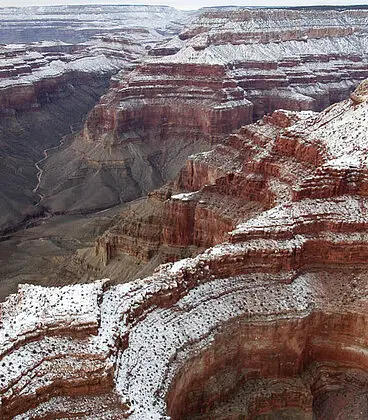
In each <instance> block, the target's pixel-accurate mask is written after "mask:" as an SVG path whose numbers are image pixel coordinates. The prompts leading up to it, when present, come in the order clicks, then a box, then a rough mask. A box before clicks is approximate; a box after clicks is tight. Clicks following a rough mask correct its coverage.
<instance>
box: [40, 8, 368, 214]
mask: <svg viewBox="0 0 368 420" xmlns="http://www.w3.org/2000/svg"><path fill="white" fill-rule="evenodd" d="M367 13H368V12H367V10H366V9H364V8H362V9H359V8H356V9H353V10H349V9H346V10H345V9H344V10H334V9H331V10H319V9H310V10H283V9H280V10H279V9H277V10H276V9H275V10H273V9H265V10H263V9H262V10H258V9H255V10H249V9H241V8H240V9H238V8H234V9H226V8H225V9H218V10H217V9H214V10H203V11H201V12H200V13H199V16H198V17H197V19H195V20H194V21H193V22H191V23H190V24H189V25H188V26H187V28H186V29H185V30H184V31H183V32H182V33H181V34H179V36H178V37H173V38H172V39H170V40H168V41H167V42H161V43H160V42H159V43H157V45H156V46H155V47H154V48H151V49H150V52H149V57H147V59H145V61H144V62H143V63H142V64H141V65H139V66H137V67H136V69H135V70H134V71H133V72H131V73H129V74H127V73H126V72H123V73H122V74H120V75H118V76H116V77H115V78H114V79H113V83H112V86H111V89H110V90H109V92H108V93H107V94H106V95H105V96H104V97H103V98H102V99H101V101H100V103H99V104H98V105H97V106H96V107H95V108H94V110H93V112H92V113H91V114H90V115H89V117H88V119H87V121H86V124H85V127H84V132H83V137H80V138H78V139H76V140H75V142H74V143H73V144H72V145H71V146H70V147H69V149H68V150H64V151H62V152H61V153H60V154H58V155H57V157H55V161H54V162H52V161H49V162H48V167H47V166H46V171H45V178H44V182H43V184H42V185H41V188H42V193H43V194H44V195H45V200H44V205H45V206H46V207H47V208H48V209H49V210H50V211H51V212H80V211H93V210H95V209H97V208H98V209H100V208H103V207H105V208H106V207H109V206H112V205H115V204H118V203H121V202H128V201H131V200H133V199H136V198H139V197H141V196H144V195H147V193H148V192H150V191H152V190H153V189H155V188H158V187H160V186H161V185H163V184H164V183H165V182H167V181H169V180H172V179H173V178H174V177H175V176H176V174H177V172H178V171H179V169H180V167H181V165H182V162H183V160H184V159H186V157H187V156H188V155H190V154H192V153H197V152H199V151H205V150H207V149H208V148H209V145H210V144H214V143H216V142H219V141H220V140H221V139H222V138H223V137H224V136H226V135H228V134H230V133H232V132H234V131H235V130H237V129H238V128H240V127H241V126H242V125H244V124H248V123H251V122H252V121H255V120H257V119H259V118H261V117H263V116H264V115H265V114H268V113H271V112H273V111H274V110H275V109H278V108H283V109H288V110H294V111H300V110H314V111H320V110H321V109H323V108H325V107H326V106H329V105H330V104H332V103H334V102H336V101H339V100H341V99H343V98H345V97H346V96H348V95H349V94H350V93H351V91H352V90H353V89H354V88H355V87H356V85H357V84H358V82H359V81H361V80H362V79H364V78H365V77H367V76H368V68H367V65H366V59H367V54H368V52H367V45H366V35H367V33H366V24H365V22H366V19H367V16H368V15H367ZM56 161H59V162H63V166H64V165H65V166H66V167H67V171H65V173H61V172H60V173H59V174H58V176H57V177H55V176H54V173H55V171H54V170H55V167H56ZM96 182H97V184H96ZM96 185H98V188H96ZM122 186H124V187H122Z"/></svg>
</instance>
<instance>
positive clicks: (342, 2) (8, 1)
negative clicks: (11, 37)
mask: <svg viewBox="0 0 368 420" xmlns="http://www.w3.org/2000/svg"><path fill="white" fill-rule="evenodd" d="M51 6H58V7H62V6H168V7H174V8H175V9H178V10H198V9H201V8H205V7H252V8H257V7H259V8H283V7H290V8H291V7H351V6H355V7H359V6H361V7H368V3H367V2H366V3H364V2H359V1H358V2H357V1H354V0H337V1H336V0H322V1H321V0H283V1H277V0H261V1H256V2H251V1H246V2H244V1H242V0H234V1H232V2H226V1H225V2H222V1H221V0H212V1H211V0H199V1H195V0H189V1H187V2H185V3H184V2H182V1H181V0H168V1H164V0H151V1H147V2H144V1H140V0H137V1H134V0H132V1H130V2H121V1H118V0H92V1H89V0H65V1H62V0H59V1H56V2H52V1H51V0H33V1H27V0H1V1H0V8H13V7H15V8H21V7H24V8H29V7H51Z"/></svg>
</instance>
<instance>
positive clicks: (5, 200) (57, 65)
mask: <svg viewBox="0 0 368 420" xmlns="http://www.w3.org/2000/svg"><path fill="white" fill-rule="evenodd" d="M15 10H18V12H15ZM176 20H178V21H181V22H185V18H184V16H183V13H181V12H180V11H175V9H172V8H169V7H150V6H147V7H145V6H141V7H129V6H126V7H124V6H116V7H109V6H107V7H102V8H101V7H93V6H73V7H72V6H71V7H64V8H63V7H61V8H58V7H40V8H37V7H29V8H24V9H13V8H10V9H9V8H1V9H0V21H1V30H0V33H1V39H2V41H3V42H4V41H7V42H8V43H7V44H2V45H1V46H0V155H1V158H2V165H1V169H0V170H1V184H0V196H1V201H0V232H2V233H4V232H5V233H6V232H7V231H12V230H14V229H17V228H19V227H20V226H22V225H24V222H26V221H27V220H28V219H30V218H33V217H37V216H41V215H45V214H47V211H45V208H44V207H43V206H40V205H39V201H40V198H41V197H42V196H41V197H39V195H38V194H37V191H36V192H34V191H33V190H34V189H35V187H36V185H37V171H38V169H37V168H36V167H35V163H36V162H37V161H39V160H40V159H41V158H42V157H43V155H44V153H45V152H44V151H45V149H48V148H52V147H55V146H57V145H58V144H59V143H60V141H62V142H63V141H66V142H68V141H69V140H70V138H71V137H72V135H73V133H74V132H77V131H79V130H80V129H81V128H82V127H83V122H84V119H85V117H86V115H87V114H88V112H89V111H91V109H92V108H93V106H94V105H95V104H96V102H97V101H98V100H99V98H100V97H101V95H102V94H103V93H105V92H106V90H107V89H108V86H109V84H110V78H111V76H112V75H113V74H115V73H117V72H118V71H120V72H122V73H124V72H126V71H130V70H132V68H134V65H135V63H136V62H138V61H139V60H141V58H142V56H144V55H145V54H147V50H148V49H150V48H151V47H152V45H155V43H156V42H157V41H162V40H163V39H165V37H168V36H172V35H173V34H175V33H177V32H179V30H180V28H182V27H183V23H177V22H176ZM45 21H47V22H48V25H47V26H45V25H44V23H45ZM112 22H114V23H113V24H112ZM137 22H139V23H137ZM76 27H78V28H80V30H77V29H76ZM88 28H90V29H88ZM45 31H46V32H48V33H49V35H48V36H47V35H46V34H45ZM64 136H67V137H66V138H64ZM54 150H55V149H54ZM56 150H57V149H56Z"/></svg>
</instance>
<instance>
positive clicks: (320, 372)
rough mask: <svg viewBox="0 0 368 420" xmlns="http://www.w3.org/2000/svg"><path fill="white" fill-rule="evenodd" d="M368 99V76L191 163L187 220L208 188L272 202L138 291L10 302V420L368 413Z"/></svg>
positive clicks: (169, 204)
mask: <svg viewBox="0 0 368 420" xmlns="http://www.w3.org/2000/svg"><path fill="white" fill-rule="evenodd" d="M357 98H359V101H357ZM367 99H368V90H367V83H363V84H361V85H360V87H359V88H358V89H357V91H356V92H355V93H354V95H352V99H348V100H345V101H344V102H342V103H340V104H337V105H335V106H333V107H330V108H328V109H326V110H325V111H323V112H322V113H319V114H316V113H312V112H307V113H306V112H301V113H297V112H290V111H277V112H275V113H274V114H273V115H272V116H268V117H265V118H264V119H263V120H262V121H260V122H258V123H256V124H253V125H250V126H246V127H244V128H242V129H241V130H240V131H239V132H238V133H236V134H234V135H232V136H230V137H229V139H228V141H227V142H226V144H225V145H224V146H217V148H215V149H214V151H212V152H206V153H202V154H199V155H197V156H193V157H192V158H191V159H190V161H189V162H188V164H187V166H186V168H185V169H184V170H183V171H182V173H181V175H180V176H179V177H178V179H177V181H176V185H175V188H176V189H177V190H180V188H182V189H184V186H185V188H186V192H184V191H182V192H180V193H177V191H176V193H175V194H174V195H172V196H171V197H170V193H168V195H167V197H170V198H168V200H167V201H166V202H164V205H163V206H162V207H163V208H164V209H167V211H168V214H172V215H173V214H174V209H176V210H178V209H179V207H178V204H179V203H180V202H182V208H185V209H186V211H181V212H180V217H177V218H176V219H175V220H176V221H175V223H176V224H177V225H178V226H179V225H180V224H183V223H186V224H187V226H190V225H191V226H193V224H192V222H193V213H192V212H191V211H188V210H190V209H191V208H192V206H194V207H195V206H198V207H200V204H201V203H200V201H198V203H196V200H197V199H198V198H199V197H202V198H203V195H204V194H205V193H206V194H210V193H211V194H218V195H221V196H222V200H223V201H224V202H226V201H228V200H231V199H233V200H236V199H237V200H239V203H240V204H239V206H240V207H243V202H244V201H245V200H247V199H248V200H249V201H250V202H252V201H258V202H259V203H260V204H261V206H262V207H266V208H268V209H265V210H263V211H260V209H261V207H259V208H258V210H257V212H256V214H255V215H251V214H249V212H248V213H245V214H244V215H243V221H242V222H240V221H238V224H237V226H236V228H235V229H233V230H232V231H231V232H230V234H229V237H228V241H224V239H222V241H224V242H222V243H220V244H217V245H215V246H213V247H211V248H209V249H207V250H205V251H204V252H202V253H200V254H199V255H197V256H196V257H192V258H186V259H183V260H180V261H177V262H175V263H167V264H165V265H161V266H160V267H159V268H158V269H157V270H156V272H155V273H154V274H152V275H151V276H149V277H147V278H145V279H138V280H135V281H132V282H130V283H126V284H121V285H116V286H109V285H108V284H107V283H105V282H103V281H102V282H98V283H95V284H91V285H84V286H82V285H75V286H69V287H68V288H61V289H57V288H55V289H47V288H41V287H32V286H23V287H21V288H20V289H19V292H18V295H12V296H11V297H9V298H8V300H7V301H6V302H5V303H3V304H2V306H1V314H2V317H1V330H0V333H1V334H2V337H3V338H2V341H1V346H2V349H1V352H2V353H1V354H2V356H1V358H2V362H3V364H2V365H1V371H0V375H1V376H0V378H1V382H0V384H1V390H2V391H1V395H2V397H1V403H2V405H1V409H2V416H3V417H4V418H7V416H8V417H9V416H15V417H14V418H38V417H39V416H41V415H43V416H45V415H49V416H52V415H54V414H55V412H57V413H59V412H62V413H63V415H65V417H67V416H70V415H72V413H73V412H75V411H74V410H77V411H78V413H79V415H80V416H84V417H85V418H91V415H90V412H91V411H90V410H91V407H94V406H96V405H97V404H99V403H101V400H103V401H105V402H106V410H105V412H104V413H101V411H96V413H95V414H94V416H95V417H94V418H104V416H108V415H111V416H112V417H113V416H114V415H117V416H118V417H120V418H124V417H128V418H131V419H142V418H152V419H163V418H167V419H168V418H172V419H183V418H184V419H185V418H188V419H189V418H190V419H192V418H194V419H210V418H211V419H213V418H216V419H221V418H238V417H246V418H273V417H275V416H283V418H302V419H311V418H316V419H324V418H326V416H328V417H329V418H339V417H341V416H342V417H344V418H345V417H353V418H361V419H363V418H365V417H367V415H368V411H367V410H368V407H367V403H366V387H367V381H368V360H367V345H368V344H367V322H368V319H367V314H368V311H367V310H368V290H367V273H366V262H367V257H368V240H367V239H368V238H367V234H366V228H367V224H368V212H367V208H368V207H367V206H368V202H367V197H366V195H367V194H366V188H365V185H364V182H365V174H366V171H367V162H366V156H367V153H366V147H367V141H366V140H367V137H366V132H367V130H366V129H367V121H368V119H367V114H368V103H367ZM285 139H286V140H285ZM219 149H220V150H221V153H219ZM225 151H227V154H226V153H225ZM234 156H238V158H237V159H235V160H234ZM197 165H198V166H197ZM206 168H208V173H207V174H206ZM321 171H322V173H323V176H321V175H320V174H321ZM199 175H201V176H202V180H201V179H200V178H199V177H198V176H199ZM350 176H354V179H356V180H359V181H356V182H355V183H350V182H348V180H349V177H350ZM194 178H196V179H194ZM209 179H211V183H210V184H208V180H209ZM342 180H343V182H342ZM323 185H327V188H323ZM190 186H192V187H193V188H196V189H197V190H196V191H190ZM312 186H313V188H312ZM188 190H189V191H188ZM157 194H159V193H157ZM161 194H162V195H161V196H162V197H164V194H163V191H161ZM203 201H204V200H203ZM202 204H203V203H202ZM170 209H172V210H170ZM170 211H171V213H170ZM177 214H179V212H178V213H177ZM207 214H208V213H207ZM147 220H148V221H149V218H148V215H147ZM151 220H152V222H153V223H155V220H156V219H154V218H152V219H151ZM171 220H173V219H171ZM194 220H195V218H194ZM200 226H201V224H199V225H198V229H197V231H198V232H201V229H200ZM141 229H142V230H141V231H140V232H141V233H142V235H141V238H142V239H141V240H143V238H144V235H143V233H144V232H146V229H145V228H144V227H141ZM189 231H190V230H189ZM220 231H221V229H219V232H220ZM164 232H165V233H164V237H165V238H166V240H167V241H174V239H175V240H176V245H178V246H182V247H183V248H184V247H187V246H188V243H193V241H194V240H195V238H201V240H203V241H204V242H203V243H202V245H203V246H206V243H207V242H206V241H207V239H203V237H201V235H199V234H198V235H195V234H194V235H192V236H190V237H188V236H184V237H183V236H182V235H183V233H186V234H187V232H182V230H181V229H178V230H175V226H174V228H173V229H171V231H170V232H169V230H168V229H166V230H165V229H164ZM203 232H207V228H204V229H203ZM125 234H126V236H127V237H129V235H130V234H131V232H130V231H129V229H126V230H125ZM207 234H209V233H208V232H207ZM220 237H221V235H220V236H219V237H218V238H220ZM214 238H215V235H213V236H212V239H211V240H210V241H212V240H213V241H217V240H219V241H220V239H214ZM222 238H223V236H222ZM198 240H199V239H198ZM170 243H171V242H170ZM127 247H129V244H128V245H127ZM54 304H57V307H54ZM86 331H88V334H89V335H88V337H86V336H85V332H86ZM81 345H83V347H81ZM35 346H38V347H39V348H41V349H42V351H41V352H39V354H38V355H37V357H33V358H30V357H29V355H30V354H32V349H34V347H35ZM44 346H45V347H44ZM44 349H45V350H44ZM46 350H47V351H46ZM50 352H51V357H47V354H50ZM64 362H65V363H66V364H65V363H64ZM61 367H62V368H61ZM97 377H98V380H97V379H96V378H97ZM105 379H106V380H105ZM20 390H21V392H20ZM91 394H92V395H91ZM95 394H96V395H95ZM97 394H99V395H97ZM77 395H78V397H77ZM87 395H88V398H87ZM66 402H67V405H65V403H66ZM45 413H47V414H45ZM112 413H114V414H112ZM116 413H119V414H116Z"/></svg>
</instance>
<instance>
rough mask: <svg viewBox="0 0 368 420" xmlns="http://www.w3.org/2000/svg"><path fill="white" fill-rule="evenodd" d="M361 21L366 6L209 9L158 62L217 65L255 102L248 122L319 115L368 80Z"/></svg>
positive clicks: (363, 32)
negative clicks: (277, 113) (282, 114)
mask: <svg viewBox="0 0 368 420" xmlns="http://www.w3.org/2000/svg"><path fill="white" fill-rule="evenodd" d="M366 18H367V10H366V9H364V8H361V9H359V8H357V9H354V10H347V9H343V10H342V9H340V10H338V9H337V10H336V9H330V10H328V9H326V10H318V9H313V8H311V9H309V10H307V9H299V10H298V9H294V10H287V9H278V10H276V9H274V10H272V9H253V10H251V9H218V10H216V9H213V10H210V9H209V10H207V11H204V12H203V13H202V14H201V15H200V16H199V17H198V18H197V19H196V20H194V21H193V22H192V23H191V24H190V25H189V26H188V27H187V29H186V30H185V31H183V32H182V33H181V34H180V36H179V38H180V40H179V41H180V42H181V43H180V42H179V41H178V42H177V43H176V44H175V43H174V41H170V42H169V43H168V44H167V49H165V44H163V45H159V46H158V47H157V48H158V52H157V53H159V51H162V52H163V54H164V55H166V54H167V53H169V52H170V51H171V50H173V46H174V45H177V46H179V45H180V46H181V48H180V49H177V51H175V52H176V54H175V55H173V56H171V57H164V58H163V60H164V61H175V62H179V63H182V64H183V65H184V64H185V63H187V62H188V61H191V62H198V63H199V62H202V63H211V64H213V65H216V64H220V65H223V66H224V67H225V69H226V76H227V77H228V78H230V79H232V80H233V81H234V83H235V85H236V86H237V87H238V88H240V89H242V90H244V95H245V97H246V98H247V99H248V100H249V101H251V102H252V103H253V105H254V108H253V118H254V119H258V118H260V117H262V116H263V115H264V114H266V113H270V112H272V111H274V110H275V109H278V108H283V109H290V110H306V109H311V110H314V111H320V110H321V109H323V108H325V107H326V106H328V105H330V104H331V103H333V102H336V101H339V100H342V99H343V98H344V97H346V96H347V95H348V93H349V91H351V90H352V88H353V86H355V85H356V83H357V81H359V80H362V79H364V78H365V77H367V66H366V64H365V60H366V56H367V49H366V42H365V39H366V25H365V20H366ZM170 49H171V50H170ZM165 51H166V52H165ZM249 122H250V121H249Z"/></svg>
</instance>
